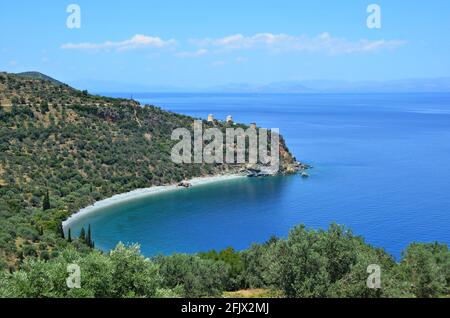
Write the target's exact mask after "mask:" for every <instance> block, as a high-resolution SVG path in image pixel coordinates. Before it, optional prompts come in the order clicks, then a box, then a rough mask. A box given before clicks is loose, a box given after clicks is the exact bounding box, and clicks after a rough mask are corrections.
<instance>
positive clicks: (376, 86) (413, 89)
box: [17, 72, 450, 94]
mask: <svg viewBox="0 0 450 318" xmlns="http://www.w3.org/2000/svg"><path fill="white" fill-rule="evenodd" d="M17 75H18V76H22V77H31V78H36V79H44V80H48V81H51V82H53V83H59V84H61V82H59V81H57V80H55V79H53V78H51V77H49V76H47V75H44V74H41V73H39V72H25V73H19V74H17ZM67 84H69V85H70V86H72V87H75V88H77V89H80V90H88V91H90V92H97V93H99V92H102V93H110V92H121V93H127V92H129V93H142V92H161V93H164V92H166V93H167V92H193V93H200V92H207V93H213V92H217V93H261V94H264V93H267V94H275V93H281V94H283V93H284V94H314V93H321V94H324V93H330V94H333V93H425V92H429V93H432V92H450V77H442V78H430V79H425V78H424V79H404V80H392V81H341V80H303V81H285V82H274V83H269V84H260V85H258V84H248V83H230V84H226V85H220V86H212V87H193V86H191V87H181V86H171V85H146V84H138V83H126V82H116V81H108V80H76V81H68V83H67Z"/></svg>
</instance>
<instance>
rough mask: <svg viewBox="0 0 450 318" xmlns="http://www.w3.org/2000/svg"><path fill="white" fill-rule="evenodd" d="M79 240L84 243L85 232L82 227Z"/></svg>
mask: <svg viewBox="0 0 450 318" xmlns="http://www.w3.org/2000/svg"><path fill="white" fill-rule="evenodd" d="M80 240H81V241H83V242H85V241H86V231H85V230H84V226H83V227H82V228H81V231H80Z"/></svg>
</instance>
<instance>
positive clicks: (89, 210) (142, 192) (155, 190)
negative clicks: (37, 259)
mask: <svg viewBox="0 0 450 318" xmlns="http://www.w3.org/2000/svg"><path fill="white" fill-rule="evenodd" d="M245 177H246V176H244V175H240V174H229V175H216V176H207V177H196V178H193V179H190V180H185V181H187V182H189V183H190V184H191V187H196V186H200V185H205V184H210V183H215V182H220V181H228V180H234V179H238V178H245ZM182 189H185V188H184V187H182V186H179V185H178V183H175V184H171V185H165V186H152V187H149V188H142V189H136V190H133V191H130V192H125V193H120V194H116V195H113V196H112V197H109V198H106V199H103V200H100V201H96V202H95V203H94V204H91V205H89V206H87V207H85V208H82V209H80V210H79V211H78V212H75V213H74V214H72V215H71V216H69V217H68V218H67V219H66V220H64V221H62V227H63V230H64V231H66V230H67V229H68V228H69V227H70V226H71V225H72V224H73V223H74V222H77V221H78V220H79V219H81V218H83V217H85V216H87V215H89V214H93V213H95V212H98V210H101V209H103V208H106V207H110V206H113V205H115V204H118V203H123V202H127V201H131V200H135V199H139V198H144V197H148V196H152V195H156V194H161V193H165V192H170V191H176V190H182Z"/></svg>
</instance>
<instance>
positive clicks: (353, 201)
mask: <svg viewBox="0 0 450 318" xmlns="http://www.w3.org/2000/svg"><path fill="white" fill-rule="evenodd" d="M109 95H110V96H121V94H109ZM122 96H123V97H129V94H124V95H122ZM134 98H135V99H137V100H139V101H140V102H141V103H148V104H154V105H158V106H161V107H162V108H163V109H166V110H170V111H174V112H178V113H183V114H187V115H191V116H194V117H202V118H206V117H207V115H208V114H209V113H212V114H214V115H215V118H218V119H225V117H226V116H227V115H232V116H233V118H234V120H235V121H238V122H243V123H251V122H256V123H257V124H258V126H261V127H266V128H280V132H281V134H282V135H283V136H284V137H285V139H286V142H287V144H288V146H289V148H290V150H291V152H292V153H293V154H294V155H295V156H296V157H297V159H298V160H300V161H302V162H305V163H308V164H311V165H312V166H313V167H314V168H313V169H312V170H310V172H309V173H310V178H307V179H304V178H302V177H301V176H289V177H273V178H263V179H254V178H244V179H241V180H233V181H226V182H221V183H217V184H210V185H205V186H199V187H195V188H191V189H183V190H181V191H176V192H169V193H164V194H160V195H156V196H151V197H148V198H145V199H140V200H135V201H132V202H127V203H124V204H119V205H116V206H114V207H110V208H107V209H106V210H105V211H102V213H97V214H95V215H91V216H89V217H88V218H86V219H83V220H82V221H80V222H79V223H78V224H77V225H76V227H75V228H73V231H75V232H77V231H78V230H79V229H80V227H81V225H83V224H88V223H90V224H91V226H92V230H93V238H94V240H95V243H96V246H97V247H99V248H101V249H105V250H107V249H111V248H113V247H114V246H115V245H116V244H117V243H118V242H119V241H122V242H126V243H133V242H138V243H140V244H141V248H142V252H143V253H144V254H145V255H148V256H151V255H154V254H158V253H164V254H170V253H172V252H189V253H190V252H198V251H207V250H210V249H213V248H214V249H222V248H226V247H228V246H232V247H234V248H235V249H238V250H239V249H244V248H247V247H248V246H249V245H250V244H251V243H252V242H264V241H265V240H267V239H269V237H270V236H271V235H277V236H281V237H285V236H286V235H287V234H288V231H289V229H290V228H292V227H293V226H294V225H296V224H301V223H302V224H305V225H306V226H307V227H309V228H314V229H319V228H327V227H328V225H329V224H330V223H332V222H336V223H338V224H343V225H346V226H348V227H349V228H351V229H352V230H353V232H354V233H355V234H358V235H362V236H364V237H365V239H366V241H367V242H368V243H370V244H373V245H375V246H377V247H383V248H384V249H385V250H386V251H388V252H389V253H391V254H393V255H394V256H395V257H397V258H399V257H400V253H401V250H403V249H404V248H405V247H406V246H407V245H408V244H409V243H410V242H413V241H418V242H432V241H440V242H443V243H447V244H448V243H450V94H361V95H352V94H345V95H265V94H161V93H160V94H139V95H136V94H135V95H134ZM75 232H74V233H75Z"/></svg>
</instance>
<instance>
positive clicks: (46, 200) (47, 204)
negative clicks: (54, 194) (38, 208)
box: [42, 189, 50, 211]
mask: <svg viewBox="0 0 450 318" xmlns="http://www.w3.org/2000/svg"><path fill="white" fill-rule="evenodd" d="M49 209H50V194H49V193H48V189H47V192H46V193H45V196H44V202H43V203H42V210H43V211H46V210H49Z"/></svg>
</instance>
